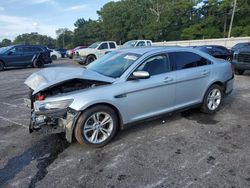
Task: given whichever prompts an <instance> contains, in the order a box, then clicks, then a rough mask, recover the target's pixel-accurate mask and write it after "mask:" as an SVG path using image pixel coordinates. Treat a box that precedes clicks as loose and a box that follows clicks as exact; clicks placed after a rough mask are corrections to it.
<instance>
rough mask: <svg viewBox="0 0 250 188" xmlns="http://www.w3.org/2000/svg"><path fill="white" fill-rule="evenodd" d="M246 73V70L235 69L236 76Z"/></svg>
mask: <svg viewBox="0 0 250 188" xmlns="http://www.w3.org/2000/svg"><path fill="white" fill-rule="evenodd" d="M244 72H245V70H239V69H235V74H237V75H243V74H244Z"/></svg>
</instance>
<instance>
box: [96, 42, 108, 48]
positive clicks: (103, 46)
mask: <svg viewBox="0 0 250 188" xmlns="http://www.w3.org/2000/svg"><path fill="white" fill-rule="evenodd" d="M108 48H109V47H108V43H106V42H105V43H102V44H101V45H100V46H99V48H98V49H99V50H104V49H108Z"/></svg>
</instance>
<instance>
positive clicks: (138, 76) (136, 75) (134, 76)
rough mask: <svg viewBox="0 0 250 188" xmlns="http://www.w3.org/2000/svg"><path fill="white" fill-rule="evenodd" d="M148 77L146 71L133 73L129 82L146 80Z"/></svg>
mask: <svg viewBox="0 0 250 188" xmlns="http://www.w3.org/2000/svg"><path fill="white" fill-rule="evenodd" d="M149 77H150V75H149V73H148V72H147V71H135V72H133V74H132V75H131V76H130V78H129V80H138V79H147V78H149Z"/></svg>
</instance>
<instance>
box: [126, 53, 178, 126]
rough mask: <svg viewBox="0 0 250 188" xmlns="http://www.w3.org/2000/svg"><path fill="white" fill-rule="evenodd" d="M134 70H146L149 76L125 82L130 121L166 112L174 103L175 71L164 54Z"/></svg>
mask: <svg viewBox="0 0 250 188" xmlns="http://www.w3.org/2000/svg"><path fill="white" fill-rule="evenodd" d="M135 71H147V72H148V73H149V74H150V78H147V79H140V80H130V81H127V82H126V83H125V86H124V89H125V90H126V97H127V101H128V119H129V121H130V122H133V121H137V120H141V119H144V118H148V117H152V116H155V115H159V114H161V113H164V112H167V111H169V110H171V109H172V108H173V107H174V104H175V86H174V84H173V83H174V81H175V73H174V72H171V71H170V65H169V61H168V58H167V56H166V55H165V54H163V55H162V54H160V55H155V56H153V57H150V58H149V59H148V60H146V61H144V62H143V63H142V64H141V65H140V66H139V67H138V68H137V69H136V70H135Z"/></svg>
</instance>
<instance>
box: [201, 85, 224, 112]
mask: <svg viewBox="0 0 250 188" xmlns="http://www.w3.org/2000/svg"><path fill="white" fill-rule="evenodd" d="M213 91H218V92H220V96H221V98H220V101H218V99H217V100H216V99H215V100H216V103H217V102H219V104H218V106H217V107H216V108H215V109H210V108H209V99H210V98H211V97H213V96H212V95H211V94H212V92H213ZM222 99H223V89H222V87H221V86H219V85H217V84H214V85H212V86H210V87H209V88H208V90H207V91H206V94H205V96H204V99H203V102H202V106H201V109H200V110H201V111H202V112H204V113H206V114H214V113H216V112H217V111H218V110H219V109H220V105H221V102H222ZM213 104H214V103H213ZM215 105H217V104H215ZM214 107H215V106H214Z"/></svg>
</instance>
